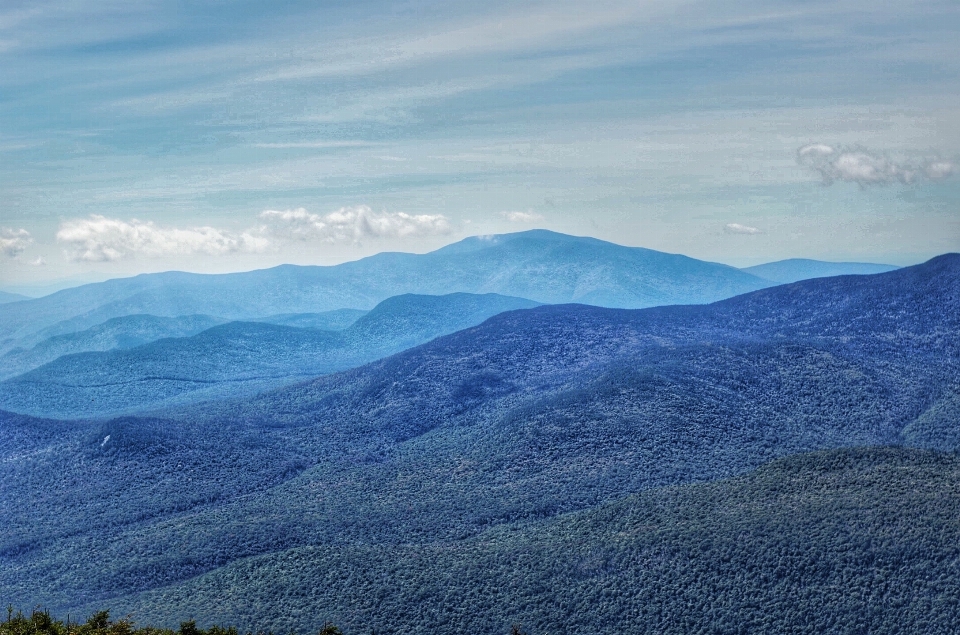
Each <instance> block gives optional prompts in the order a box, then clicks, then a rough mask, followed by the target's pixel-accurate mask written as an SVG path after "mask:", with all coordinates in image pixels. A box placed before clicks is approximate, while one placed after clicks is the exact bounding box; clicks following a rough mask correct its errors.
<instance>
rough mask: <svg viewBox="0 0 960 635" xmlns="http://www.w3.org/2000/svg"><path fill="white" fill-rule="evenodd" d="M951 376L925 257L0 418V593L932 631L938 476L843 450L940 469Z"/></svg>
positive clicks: (958, 332) (939, 533)
mask: <svg viewBox="0 0 960 635" xmlns="http://www.w3.org/2000/svg"><path fill="white" fill-rule="evenodd" d="M358 323H359V321H358ZM958 376H960V255H956V254H950V255H946V256H941V257H938V258H935V259H933V260H931V261H929V262H927V263H924V264H922V265H918V266H915V267H908V268H904V269H900V270H897V271H894V272H890V273H885V274H879V275H876V276H842V277H834V278H825V279H818V280H809V281H804V282H799V283H795V284H792V285H786V286H781V287H775V288H769V289H764V290H761V291H757V292H754V293H751V294H747V295H743V296H739V297H736V298H732V299H729V300H725V301H722V302H718V303H716V304H713V305H707V306H673V307H660V308H654V309H646V310H618V309H604V308H598V307H590V306H582V305H561V306H543V307H538V308H534V309H530V310H525V311H511V312H505V313H501V314H499V315H497V316H495V317H493V318H491V319H489V320H487V321H485V322H483V323H482V324H480V325H478V326H474V327H471V328H468V329H465V330H462V331H459V332H457V333H454V334H451V335H448V336H445V337H441V338H438V339H436V340H433V341H431V342H429V343H427V344H424V345H421V346H418V347H416V348H413V349H410V350H407V351H404V352H402V353H399V354H397V355H394V356H392V357H389V358H386V359H382V360H379V361H377V362H374V363H372V364H368V365H366V366H363V367H360V368H356V369H353V370H349V371H346V372H343V373H337V374H334V375H329V376H325V377H321V378H318V379H315V380H312V381H310V382H305V383H302V384H298V385H295V386H289V387H285V388H282V389H279V390H276V391H273V392H269V393H266V394H262V395H258V396H257V397H255V398H252V399H246V400H242V401H236V402H231V403H206V404H200V405H196V406H191V407H189V408H182V409H177V410H169V411H166V412H164V413H158V414H157V415H156V416H154V417H152V418H142V417H122V418H117V419H113V420H109V421H72V422H58V421H45V420H36V419H30V418H28V417H23V416H18V415H12V414H2V415H0V429H2V431H3V434H2V435H0V438H2V439H3V442H2V443H3V445H2V446H0V450H2V456H0V459H2V460H0V479H2V481H3V482H4V483H9V484H11V487H9V488H7V487H5V488H4V489H3V491H2V494H0V496H2V497H3V498H2V499H0V503H2V505H3V507H4V509H6V510H7V511H6V523H5V525H4V527H3V528H2V529H0V557H2V558H3V562H4V567H2V568H0V593H2V594H3V596H4V597H6V598H9V600H8V601H11V602H13V603H15V604H19V605H33V604H37V603H42V604H44V605H46V606H49V607H51V608H54V609H56V610H58V611H67V610H70V611H74V610H79V611H80V612H84V611H88V610H89V609H90V608H92V607H93V606H97V607H104V606H110V607H123V610H125V611H126V610H130V611H133V612H134V615H137V616H140V615H143V616H149V618H150V619H151V620H152V621H160V622H164V623H172V622H173V621H175V620H176V619H179V618H180V617H182V616H184V615H185V614H192V615H194V616H197V617H200V618H201V619H203V620H217V621H221V620H231V621H239V622H240V623H242V624H250V623H251V622H250V620H251V619H252V616H254V615H256V616H257V618H258V622H257V624H256V626H259V625H262V624H269V625H270V627H271V628H278V629H280V628H283V629H287V628H288V627H296V628H297V629H300V630H304V629H310V628H314V627H315V624H316V623H317V622H318V621H322V620H323V619H334V618H336V619H337V620H338V621H340V622H341V623H342V624H344V625H350V626H351V627H357V628H359V627H360V626H362V627H363V628H367V627H376V628H377V629H378V630H379V629H380V628H381V627H382V628H384V629H390V628H394V626H393V625H396V627H395V628H396V629H397V632H405V631H409V632H430V630H431V629H432V631H433V632H435V631H436V630H453V631H463V632H468V631H470V630H471V629H472V628H475V627H476V628H479V627H480V626H483V625H485V624H493V625H494V626H495V627H496V628H497V629H500V628H501V626H497V625H496V624H495V623H494V621H493V620H498V619H504V620H507V619H509V620H513V619H517V620H519V621H523V622H524V623H527V624H530V625H537V626H538V628H540V627H542V628H551V629H554V630H556V624H558V623H561V622H562V623H570V624H575V625H579V627H580V628H581V630H587V631H590V632H593V631H594V630H597V631H598V632H620V631H617V630H615V629H617V628H621V629H622V628H624V625H623V623H622V622H616V621H615V620H613V621H609V620H610V619H611V618H610V615H615V614H619V615H622V616H625V617H623V618H622V619H630V620H635V622H631V623H635V624H641V625H650V627H651V628H653V627H654V626H656V628H654V630H657V629H661V630H663V632H690V631H691V630H692V631H695V630H696V628H697V627H698V625H703V624H704V623H705V622H703V621H702V620H703V619H705V618H704V616H709V617H710V619H713V618H714V617H716V618H717V619H719V620H721V622H722V623H723V624H728V625H729V626H730V629H732V630H731V632H741V631H738V630H737V628H736V627H735V625H736V624H741V627H740V628H746V629H747V630H758V629H759V630H764V629H766V630H774V631H775V630H778V629H779V630H795V631H796V632H838V633H839V632H847V631H848V630H850V628H853V626H850V624H851V623H852V622H850V620H852V619H854V617H856V616H859V617H860V618H862V619H864V620H866V622H864V623H863V624H866V625H867V626H863V625H860V626H858V628H861V627H862V628H864V629H867V630H868V631H869V632H888V631H885V630H884V629H885V628H887V629H888V628H892V627H896V628H899V627H900V626H902V624H901V623H900V622H899V621H897V620H896V619H894V618H893V617H891V616H893V615H897V616H900V619H902V620H906V619H907V618H909V620H913V621H905V622H903V623H905V624H917V625H919V624H921V623H923V620H925V619H926V620H928V622H927V623H928V625H929V626H930V628H931V629H934V630H932V631H930V632H938V631H936V630H935V629H936V628H939V627H940V626H939V625H940V624H945V623H950V622H949V621H944V620H948V618H955V617H956V616H957V615H958V612H957V608H956V603H955V601H953V600H950V598H955V597H956V595H955V594H953V590H952V589H953V587H952V586H950V584H952V583H951V582H950V581H951V580H954V582H955V579H956V575H955V571H954V567H955V566H956V562H957V556H956V546H955V545H956V541H955V540H954V538H953V534H952V533H950V531H952V530H950V531H948V530H947V527H952V526H953V521H954V520H955V519H954V517H953V513H954V512H953V511H952V510H953V507H952V505H953V503H952V502H950V501H952V500H953V499H952V498H949V496H948V495H947V494H946V493H945V492H947V491H948V490H949V491H954V490H955V483H956V480H955V479H956V475H955V470H956V467H955V461H956V459H955V457H944V456H942V455H939V454H936V453H932V452H931V451H927V450H925V451H923V452H912V451H908V450H904V449H899V450H897V449H894V450H882V451H879V450H878V451H874V450H855V449H852V448H855V447H858V446H861V447H862V446H879V445H883V446H900V447H901V448H903V447H916V448H935V449H937V450H947V451H955V450H956V449H957V448H958V446H957V439H958V437H957V435H956V432H955V431H956V425H955V420H954V419H953V417H954V416H955V415H954V414H953V413H955V412H956V411H957V403H960V402H958V395H960V391H958V388H960V387H958V383H957V379H956V378H957V377H958ZM952 422H954V423H952ZM827 449H842V451H841V452H837V453H834V454H830V455H826V456H829V457H833V458H828V459H818V458H813V459H804V458H803V457H797V458H795V459H789V460H788V462H786V463H782V462H781V463H774V464H773V467H770V468H764V469H766V470H773V471H772V472H770V471H767V472H764V470H760V471H759V472H755V473H754V474H753V475H751V472H753V471H754V470H757V469H758V468H760V467H761V466H763V465H765V464H768V463H770V462H771V461H776V460H778V459H780V458H782V457H786V456H790V455H798V454H802V453H808V452H817V451H822V450H827ZM878 453H879V454H878ZM884 453H886V454H884ZM815 456H821V457H822V456H824V455H815ZM790 461H797V462H799V463H797V462H795V463H790ZM805 461H806V462H807V463H804V462H805ZM778 470H779V471H780V472H779V473H781V474H782V473H786V474H790V473H792V472H794V473H796V474H795V476H793V477H791V478H786V477H781V476H776V477H775V478H767V477H766V476H765V475H770V474H774V475H776V474H778V472H777V471H778ZM831 470H832V471H833V472H837V471H838V470H839V472H842V473H845V474H846V476H844V475H842V474H841V477H840V479H839V481H837V482H836V483H834V484H833V485H830V484H829V483H828V481H830V479H831V478H832V477H830V476H829V473H831ZM845 470H846V472H844V471H845ZM824 473H828V476H826V477H825V476H823V474H824ZM743 475H745V476H743ZM731 477H737V478H736V479H735V480H733V481H718V479H729V478H731ZM738 479H739V480H738ZM744 479H745V480H744ZM750 479H759V480H753V481H751V480H750ZM791 479H792V480H791ZM824 479H826V481H824ZM898 479H900V480H898ZM738 483H739V485H738ZM744 483H747V485H743V484H744ZM818 483H823V487H821V486H820V485H817V484H818ZM684 484H685V485H684ZM761 484H762V487H761V486H760V485H761ZM924 484H926V485H929V486H930V487H931V488H932V489H924V487H925V485H924ZM678 485H684V486H685V487H686V488H687V489H681V490H673V489H669V488H675V487H676V486H678ZM841 485H842V487H841ZM741 486H743V487H744V488H745V489H743V488H741ZM888 487H889V488H890V489H885V488H888ZM663 488H668V489H663ZM738 488H740V489H738ZM765 488H766V489H765ZM951 488H953V489H951ZM677 491H682V492H697V491H700V492H711V493H709V494H704V495H703V498H699V496H700V495H699V494H692V496H693V499H695V501H700V502H695V501H694V502H689V501H688V502H683V501H681V500H679V499H678V498H677V496H678V495H677V493H676V492H677ZM904 493H906V494H904ZM632 496H636V497H638V498H630V497H632ZM911 497H912V498H911ZM924 497H926V498H924ZM681 498H682V497H681ZM638 501H639V502H638ZM936 501H941V502H942V503H943V506H940V503H938V502H936ZM618 505H620V507H617V506H618ZM691 505H692V506H691ZM899 505H903V507H902V508H901V507H897V506H899ZM698 510H699V511H698ZM671 519H673V520H671ZM568 521H569V523H570V524H567V525H564V523H565V522H568ZM791 523H792V524H791ZM791 526H792V527H795V529H796V531H788V529H789V528H790V527H791ZM578 527H579V529H578ZM910 527H917V528H918V529H916V533H904V532H907V531H908V529H909V528H910ZM551 532H553V533H551ZM578 532H580V533H578ZM765 532H766V533H765ZM590 536H593V537H592V538H591V537H590ZM541 538H542V540H543V541H542V542H539V543H538V542H537V541H538V540H540V539H541ZM577 545H581V546H582V547H583V549H584V551H582V552H581V551H578V549H579V547H577ZM900 547H902V549H900ZM898 549H900V550H899V551H898ZM524 554H528V555H524ZM758 554H759V555H758ZM865 563H868V564H869V566H867V564H865ZM848 565H849V566H848ZM575 572H580V573H579V574H577V575H581V576H582V577H577V575H574V573H575ZM621 577H622V579H621ZM561 580H565V582H563V583H561V582H560V581H561ZM431 581H433V582H431ZM848 581H849V583H850V585H853V586H854V587H855V588H862V589H864V594H865V595H864V596H862V597H859V596H858V597H857V598H853V599H851V598H849V597H848V596H849V593H848V589H849V585H848V584H847V582H848ZM581 582H582V584H581ZM496 588H500V589H503V592H502V595H497V593H495V592H494V591H492V590H493V589H496ZM485 589H488V590H491V591H490V592H487V591H485ZM216 597H220V598H223V601H222V602H219V603H216V604H212V603H211V602H212V598H216ZM484 598H486V599H484ZM845 598H846V599H845ZM851 603H853V604H851ZM857 603H859V604H857ZM201 605H203V606H201ZM854 605H855V606H869V607H871V609H870V611H869V612H867V613H866V614H864V613H856V611H855V610H854V609H853V608H851V607H852V606H854ZM607 606H609V607H623V606H632V607H638V609H642V608H643V607H648V608H649V613H647V614H638V613H636V612H630V611H627V612H623V611H620V609H619V608H616V609H615V610H609V611H608V610H606V609H605V608H604V607H607ZM203 607H207V608H203ZM164 611H165V612H164ZM338 611H339V612H338ZM161 613H162V614H161ZM285 615H289V616H291V617H290V618H289V619H287V618H285V617H284V616H285ZM385 616H388V617H389V619H386V617H385ZM924 616H926V617H924ZM931 616H935V617H933V618H931ZM577 620H581V621H577ZM604 620H608V621H604ZM698 620H701V621H698ZM738 620H739V621H738ZM743 620H746V621H745V622H744V621H743ZM824 620H825V621H824ZM744 625H745V626H744ZM484 628H486V627H485V626H484ZM918 628H919V626H918ZM684 629H686V630H684ZM730 629H728V630H730ZM804 629H806V630H804ZM560 630H566V629H563V628H562V629H560ZM928 630H929V629H928ZM743 632H746V631H743ZM889 632H895V631H889ZM939 632H948V631H942V630H941V631H939Z"/></svg>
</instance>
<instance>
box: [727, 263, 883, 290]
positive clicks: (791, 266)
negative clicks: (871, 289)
mask: <svg viewBox="0 0 960 635" xmlns="http://www.w3.org/2000/svg"><path fill="white" fill-rule="evenodd" d="M898 268H899V267H894V266H893V265H879V264H875V263H869V262H824V261H822V260H809V259H806V258H790V259H789V260H778V261H777V262H768V263H765V264H762V265H755V266H753V267H744V268H743V269H741V271H746V272H747V273H749V274H752V275H755V276H757V277H758V278H763V279H764V280H770V281H771V282H775V283H777V284H789V283H791V282H800V281H801V280H810V279H813V278H828V277H832V276H849V275H869V274H874V273H886V272H888V271H893V270H895V269H898Z"/></svg>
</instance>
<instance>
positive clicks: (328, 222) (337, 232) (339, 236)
mask: <svg viewBox="0 0 960 635" xmlns="http://www.w3.org/2000/svg"><path fill="white" fill-rule="evenodd" d="M260 220H262V221H263V222H264V223H265V226H264V228H263V231H264V232H265V233H268V234H271V235H274V236H278V237H281V238H286V239H292V240H322V241H325V242H331V243H333V242H347V241H353V242H356V241H359V240H362V239H365V238H406V237H408V236H433V235H441V234H448V233H450V222H449V221H448V220H447V218H446V217H445V216H443V215H442V214H436V215H430V214H406V213H404V212H389V213H388V212H379V213H377V212H374V211H373V210H371V209H370V208H369V207H367V206H366V205H359V206H357V207H341V208H340V209H338V210H336V211H335V212H330V213H329V214H324V215H321V214H313V213H310V212H308V211H307V210H305V209H304V208H302V207H300V208H297V209H291V210H285V211H277V210H266V211H265V212H262V213H261V214H260Z"/></svg>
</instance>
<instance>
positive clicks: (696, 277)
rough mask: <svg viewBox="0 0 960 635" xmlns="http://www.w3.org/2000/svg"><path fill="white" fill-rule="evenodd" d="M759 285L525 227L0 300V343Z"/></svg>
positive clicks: (635, 250)
mask: <svg viewBox="0 0 960 635" xmlns="http://www.w3.org/2000/svg"><path fill="white" fill-rule="evenodd" d="M769 285H770V282H768V281H766V280H762V279H760V278H757V277H756V276H753V275H751V274H749V273H745V272H743V271H740V270H739V269H735V268H733V267H729V266H727V265H721V264H716V263H710V262H704V261H700V260H695V259H693V258H689V257H687V256H681V255H675V254H667V253H663V252H658V251H653V250H650V249H642V248H639V247H624V246H621V245H615V244H613V243H608V242H604V241H601V240H597V239H594V238H582V237H574V236H567V235H564V234H558V233H554V232H550V231H546V230H533V231H527V232H520V233H516V234H503V235H498V236H488V237H473V238H467V239H465V240H462V241H460V242H458V243H455V244H453V245H449V246H447V247H444V248H442V249H439V250H437V251H433V252H430V253H427V254H408V253H381V254H377V255H375V256H370V257H368V258H363V259H361V260H357V261H354V262H347V263H343V264H340V265H336V266H330V267H317V266H294V265H283V266H280V267H275V268H273V269H263V270H258V271H250V272H246V273H233V274H221V275H201V274H191V273H183V272H168V273H158V274H144V275H139V276H135V277H133V278H123V279H117V280H109V281H106V282H102V283H96V284H90V285H84V286H81V287H76V288H73V289H66V290H64V291H60V292H58V293H54V294H51V295H49V296H45V297H43V298H37V299H36V300H31V301H28V302H17V303H13V304H10V305H0V342H4V341H6V344H4V346H6V347H7V348H10V347H12V346H21V347H26V346H27V344H30V345H32V344H35V343H36V342H35V341H34V342H32V341H31V340H30V339H29V338H30V337H31V335H33V334H34V333H36V332H37V331H40V330H43V329H49V328H50V327H54V326H55V325H57V324H58V323H63V326H62V328H61V331H60V332H58V333H50V335H54V334H62V333H64V332H68V330H70V331H76V330H83V329H86V328H89V327H90V326H94V325H95V324H99V323H102V322H104V321H106V320H107V319H110V318H113V317H120V316H123V315H130V314H134V313H146V314H150V315H158V316H167V317H174V316H178V315H190V314H205V315H216V316H220V317H223V318H226V319H230V320H249V319H251V318H260V317H263V316H267V315H277V314H283V313H317V312H321V311H329V310H334V309H343V308H354V309H370V308H372V307H373V306H374V305H376V304H377V303H378V302H381V301H382V300H385V299H386V298H388V297H391V296H395V295H400V294H404V293H416V294H427V295H445V294H449V293H456V292H466V293H477V294H483V293H498V294H501V295H508V296H515V297H522V298H529V299H531V300H535V301H537V302H541V303H564V302H582V303H588V304H596V305H602V306H613V307H628V308H639V307H648V306H656V305H663V304H694V303H706V302H713V301H715V300H719V299H722V298H727V297H731V296H734V295H737V294H740V293H745V292H747V291H753V290H755V289H760V288H763V287H765V286H769ZM63 329H68V330H63ZM0 351H2V348H0Z"/></svg>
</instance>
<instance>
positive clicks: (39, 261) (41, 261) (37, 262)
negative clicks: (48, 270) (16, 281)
mask: <svg viewBox="0 0 960 635" xmlns="http://www.w3.org/2000/svg"><path fill="white" fill-rule="evenodd" d="M28 264H30V265H33V266H34V267H43V266H44V265H46V264H47V259H46V258H44V257H43V256H37V257H36V258H34V259H33V260H31V261H30V262H29V263H28Z"/></svg>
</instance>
